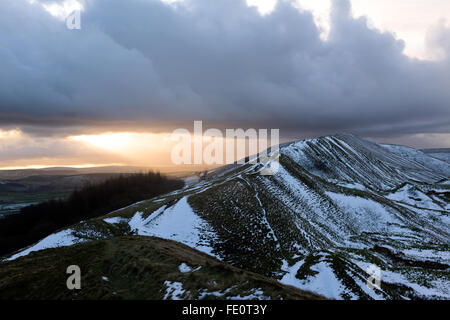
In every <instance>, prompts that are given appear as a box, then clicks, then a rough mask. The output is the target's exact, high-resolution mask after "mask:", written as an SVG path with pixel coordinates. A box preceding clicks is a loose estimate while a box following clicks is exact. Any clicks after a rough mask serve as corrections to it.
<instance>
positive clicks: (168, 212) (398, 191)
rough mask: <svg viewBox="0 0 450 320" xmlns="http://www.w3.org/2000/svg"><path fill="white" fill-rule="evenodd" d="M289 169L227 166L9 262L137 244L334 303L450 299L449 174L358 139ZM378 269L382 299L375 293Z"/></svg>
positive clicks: (428, 161)
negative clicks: (188, 254) (172, 250)
mask: <svg viewBox="0 0 450 320" xmlns="http://www.w3.org/2000/svg"><path fill="white" fill-rule="evenodd" d="M278 159H279V163H280V168H279V171H278V172H277V173H276V174H275V175H273V176H263V175H260V174H259V173H260V171H261V170H262V169H263V168H264V167H265V166H267V165H268V163H246V164H243V165H231V166H227V167H226V168H224V169H222V170H216V172H215V173H214V174H212V175H210V176H209V177H208V178H207V179H206V180H203V181H201V182H199V183H195V184H192V185H189V186H187V187H185V188H184V189H182V190H179V191H176V192H172V193H170V194H167V195H164V196H162V197H158V198H154V199H150V200H148V201H143V202H140V203H137V204H135V205H133V206H130V207H127V208H124V209H121V210H118V211H116V212H112V213H110V214H109V215H107V216H104V217H102V218H98V219H93V220H89V221H85V222H82V223H80V224H78V225H75V226H73V227H71V228H69V229H66V230H61V231H60V232H59V233H56V234H54V235H51V236H49V237H47V238H46V239H43V240H42V241H41V242H39V243H37V244H36V245H34V246H32V247H30V248H26V249H24V250H23V251H21V252H18V253H16V254H15V255H13V256H11V257H10V258H9V259H12V260H14V259H17V258H19V257H21V256H24V255H27V254H29V253H30V252H32V251H36V250H40V249H45V248H49V247H56V246H70V245H72V244H74V243H78V242H85V241H92V240H94V239H108V238H111V237H114V236H117V234H119V235H120V234H135V235H141V236H155V237H160V238H165V239H171V240H174V241H177V242H181V243H183V244H185V245H188V246H190V247H192V248H195V249H197V250H200V251H203V252H205V253H207V254H209V255H212V256H214V257H216V258H218V259H220V260H222V261H224V262H226V263H229V264H231V265H233V266H235V267H238V268H242V269H245V270H248V271H252V272H255V273H259V274H261V275H263V276H266V277H270V278H272V279H274V280H277V281H279V282H280V283H283V284H286V285H292V286H295V287H297V288H298V289H302V290H309V291H312V292H315V293H318V294H320V295H323V296H325V297H327V298H333V299H416V298H424V299H442V298H446V299H448V298H450V273H449V268H450V253H449V252H450V250H449V245H450V217H449V213H450V180H449V177H450V165H449V164H448V163H446V162H444V161H441V160H439V159H436V158H433V157H430V156H428V155H427V154H426V153H423V152H421V151H418V150H415V149H412V148H408V147H403V146H392V145H379V144H376V143H373V142H370V141H366V140H363V139H361V138H359V137H356V136H353V135H337V136H330V137H321V138H317V139H311V140H304V141H298V142H293V143H289V144H285V145H283V146H282V147H281V148H280V151H279V158H278ZM271 161H274V160H271ZM19 261H22V260H21V259H18V260H17V263H18V264H19V263H20V262H19ZM373 266H376V267H379V268H380V270H381V289H376V288H375V289H374V290H372V289H369V288H368V287H367V285H366V280H367V279H368V278H369V276H370V275H371V273H370V272H369V269H368V268H369V267H373Z"/></svg>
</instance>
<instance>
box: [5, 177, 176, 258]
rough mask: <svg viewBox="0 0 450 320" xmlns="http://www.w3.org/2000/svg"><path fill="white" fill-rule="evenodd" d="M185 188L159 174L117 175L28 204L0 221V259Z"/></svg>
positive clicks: (172, 179) (174, 180)
mask: <svg viewBox="0 0 450 320" xmlns="http://www.w3.org/2000/svg"><path fill="white" fill-rule="evenodd" d="M183 186H184V182H183V181H182V180H179V179H174V178H169V177H167V176H165V175H162V174H160V173H159V172H156V173H155V172H148V173H135V174H127V175H120V176H118V177H113V178H109V179H107V180H105V181H104V182H102V183H99V184H87V185H86V186H84V187H83V188H81V189H79V190H75V191H73V192H72V193H71V195H70V196H69V197H68V198H67V199H65V200H49V201H45V202H41V203H39V204H35V205H30V206H27V207H24V208H22V209H21V210H20V213H17V214H13V215H10V216H6V217H5V218H3V219H0V256H1V255H5V254H8V253H12V252H14V251H16V250H18V249H21V248H23V247H26V246H28V245H31V244H33V243H35V242H36V241H38V240H40V239H42V238H44V237H46V236H47V235H49V234H51V233H53V232H55V231H56V230H58V229H60V228H63V227H67V226H70V225H72V224H74V223H77V222H80V221H82V220H86V219H90V218H94V217H98V216H101V215H104V214H107V213H109V212H111V211H114V210H117V209H120V208H122V207H125V206H128V205H130V204H133V203H135V202H138V201H142V200H145V199H150V198H152V197H155V196H157V195H159V194H164V193H167V192H170V191H173V190H176V189H179V188H181V187H183Z"/></svg>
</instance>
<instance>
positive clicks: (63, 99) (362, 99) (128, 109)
mask: <svg viewBox="0 0 450 320" xmlns="http://www.w3.org/2000/svg"><path fill="white" fill-rule="evenodd" d="M47 1H48V0H47ZM84 6H85V11H84V12H83V13H82V29H81V30H77V31H75V30H67V29H66V28H65V25H64V24H63V23H62V22H61V21H58V20H56V19H54V18H52V17H51V16H49V15H48V14H47V13H46V12H45V11H43V10H42V9H41V8H40V7H39V6H38V5H37V4H35V5H28V4H26V2H25V0H17V1H2V2H1V3H0V11H1V12H2V19H0V36H1V39H2V42H3V43H4V44H5V45H4V46H0V69H1V70H2V72H1V73H0V110H1V112H0V124H1V123H2V124H4V125H12V124H15V125H28V126H29V127H33V126H41V127H42V128H44V129H43V130H44V131H45V130H50V128H51V127H55V126H57V127H65V128H66V129H64V130H67V128H69V127H72V126H73V127H77V128H79V127H80V126H86V127H95V128H98V127H99V126H105V127H108V126H117V127H119V126H120V123H123V126H124V127H127V128H133V127H136V128H144V127H147V128H148V129H149V130H152V129H153V130H163V129H164V128H170V127H177V126H182V125H184V126H189V125H192V120H194V119H196V120H204V121H205V122H206V123H207V124H209V125H210V126H216V127H220V126H223V127H227V126H228V127H231V126H243V127H269V128H280V129H281V132H282V134H283V133H285V134H286V135H289V134H291V135H298V134H304V135H305V134H311V135H313V134H326V133H335V132H340V131H349V132H354V133H359V134H364V135H370V136H387V135H395V134H405V133H428V132H430V133H433V132H444V133H445V132H450V108H449V105H448V101H450V100H449V98H450V92H449V90H448V88H449V87H450V64H449V58H448V57H447V58H446V59H444V60H442V61H435V62H429V61H428V62H424V61H419V60H415V59H410V58H408V57H406V56H405V55H403V53H402V52H403V48H404V43H403V42H402V41H401V40H397V39H395V38H394V36H393V35H392V34H390V33H381V32H379V31H377V30H372V29H369V28H368V27H367V23H366V20H365V19H364V18H359V19H354V18H352V17H351V15H350V3H349V2H348V1H347V0H335V1H333V8H332V17H331V18H332V20H331V22H332V26H331V33H330V37H329V40H328V41H325V42H324V41H322V40H321V39H320V37H319V30H318V29H317V27H316V25H315V24H314V20H313V17H312V15H311V13H309V12H304V11H298V10H297V9H295V8H293V7H292V6H291V4H290V3H289V1H280V2H279V3H278V4H277V6H276V8H275V10H274V11H273V12H272V13H271V14H269V15H266V16H261V15H260V14H259V13H258V12H257V10H256V9H255V8H252V7H248V6H247V5H246V4H245V0H214V1H211V0H186V1H184V2H182V3H178V4H177V5H173V6H171V5H167V4H164V3H162V2H160V1H159V0H128V1H123V0H110V1H100V0H85V1H84ZM441 32H442V35H444V36H440V37H438V38H437V39H438V40H439V41H438V42H439V44H440V46H441V47H444V48H445V46H447V48H448V46H449V44H450V40H449V37H446V36H445V34H446V33H445V32H448V31H446V30H445V29H443V28H442V29H441ZM447 34H448V33H447ZM41 131H42V130H41Z"/></svg>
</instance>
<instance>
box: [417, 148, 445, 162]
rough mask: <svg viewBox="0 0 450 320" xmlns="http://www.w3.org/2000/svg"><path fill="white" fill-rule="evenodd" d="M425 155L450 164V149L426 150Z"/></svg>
mask: <svg viewBox="0 0 450 320" xmlns="http://www.w3.org/2000/svg"><path fill="white" fill-rule="evenodd" d="M422 152H424V153H425V154H427V155H429V156H431V157H433V158H437V159H440V160H443V161H445V162H447V163H450V148H442V149H424V150H422Z"/></svg>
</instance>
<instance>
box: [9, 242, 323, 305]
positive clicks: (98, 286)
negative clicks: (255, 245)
mask: <svg viewBox="0 0 450 320" xmlns="http://www.w3.org/2000/svg"><path fill="white" fill-rule="evenodd" d="M181 263H186V264H188V265H189V266H190V267H192V268H193V269H194V270H195V269H196V268H198V267H201V268H200V269H199V270H197V271H192V272H187V273H182V272H180V270H179V269H178V267H179V266H180V264H181ZM69 265H78V266H80V268H81V274H82V279H81V290H74V291H71V290H68V289H67V288H66V280H67V278H68V277H69V275H68V274H66V268H67V266H69ZM102 277H107V278H108V281H105V280H103V279H102ZM165 281H172V282H181V283H183V289H184V290H185V292H186V293H185V294H184V296H182V298H185V299H197V298H198V297H199V296H200V294H203V298H207V299H215V298H219V299H223V298H227V297H236V296H238V295H240V296H249V295H251V294H252V293H254V289H255V288H259V289H260V290H261V291H262V292H264V296H265V297H268V298H272V299H323V298H322V297H321V296H318V295H315V294H313V293H310V292H305V291H302V290H299V289H296V288H294V287H290V286H285V285H281V284H279V283H277V282H275V281H273V280H270V279H267V278H265V277H263V276H261V275H258V274H255V273H251V272H247V271H243V270H241V269H238V268H235V267H232V266H230V265H228V264H226V263H223V262H220V261H218V260H216V259H214V258H212V257H210V256H208V255H206V254H204V253H201V252H199V251H196V250H194V249H192V248H189V247H187V246H185V245H183V244H180V243H177V242H173V241H170V240H163V239H159V238H154V237H138V236H128V237H116V238H112V239H109V240H97V241H92V242H86V243H81V244H77V245H74V246H71V247H62V248H57V249H47V250H43V251H39V252H35V253H31V254H30V255H28V256H26V257H22V258H19V259H17V260H14V261H8V262H0V299H162V298H164V296H165V294H166V285H165V284H164V282H165ZM226 289H228V290H227V291H226V292H224V291H225V290H226ZM208 292H221V294H219V297H217V296H213V295H208V294H207V293H208Z"/></svg>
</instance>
